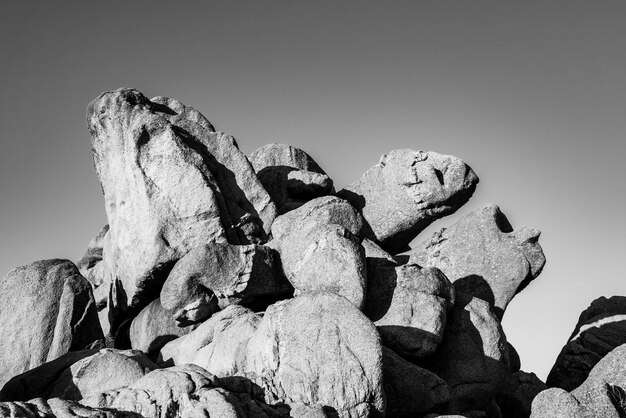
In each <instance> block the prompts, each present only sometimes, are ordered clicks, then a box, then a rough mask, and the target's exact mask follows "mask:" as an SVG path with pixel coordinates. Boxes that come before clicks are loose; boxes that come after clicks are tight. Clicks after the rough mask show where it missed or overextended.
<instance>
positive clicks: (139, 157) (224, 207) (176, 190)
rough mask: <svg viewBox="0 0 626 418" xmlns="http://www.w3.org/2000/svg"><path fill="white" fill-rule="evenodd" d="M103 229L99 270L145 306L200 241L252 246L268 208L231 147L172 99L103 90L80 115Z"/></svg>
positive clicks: (127, 301)
mask: <svg viewBox="0 0 626 418" xmlns="http://www.w3.org/2000/svg"><path fill="white" fill-rule="evenodd" d="M87 121H88V126H89V131H90V133H91V136H92V151H93V156H94V165H95V167H96V172H97V174H98V178H99V179H100V183H101V185H102V190H103V192H104V199H105V203H106V213H107V218H108V220H109V225H110V229H109V232H108V234H107V235H108V236H109V237H110V239H109V240H107V241H106V243H108V244H109V245H105V247H104V250H103V253H104V254H103V256H104V262H105V264H106V268H107V270H108V271H109V273H110V275H111V277H112V280H113V279H115V280H118V281H119V282H120V283H121V286H120V290H121V292H120V293H121V294H119V295H116V299H115V300H114V303H115V306H113V307H111V306H110V307H109V309H110V310H111V309H115V310H117V311H122V312H123V311H125V310H126V309H127V307H133V308H134V307H140V306H141V305H142V304H143V305H144V306H145V304H147V303H148V302H149V301H150V300H152V299H154V296H156V295H157V294H158V291H159V290H160V286H161V285H162V283H163V281H164V280H165V277H166V275H167V273H168V272H169V270H170V269H171V267H172V265H173V264H174V262H176V261H177V260H178V259H179V258H181V257H182V256H183V255H185V254H186V253H187V252H188V251H189V250H191V249H193V248H195V247H198V246H200V245H204V244H206V243H209V242H227V241H228V242H231V243H234V244H246V243H250V242H261V241H263V240H264V239H265V234H266V232H267V231H269V227H270V225H271V223H272V220H273V218H274V214H275V207H274V205H273V203H272V202H271V201H270V198H269V195H268V194H267V193H266V192H265V190H264V189H263V187H262V186H261V184H260V183H259V182H258V180H257V178H256V174H255V172H254V170H253V168H252V166H251V165H250V163H249V162H248V160H247V158H246V157H245V155H243V153H241V151H239V149H238V148H237V144H236V142H235V140H234V139H233V138H232V137H230V136H228V135H225V134H222V133H216V132H213V128H212V126H211V124H210V123H209V122H208V121H207V120H206V118H204V117H203V116H202V115H201V114H200V113H199V112H197V111H196V110H194V109H192V108H190V107H188V106H184V105H183V104H181V103H180V102H177V101H176V100H171V99H167V98H162V97H160V98H155V99H153V100H152V101H151V100H148V99H147V98H146V97H145V96H144V95H142V94H141V93H140V92H138V91H137V90H132V89H120V90H116V91H113V92H106V93H103V94H102V95H100V96H99V97H98V98H97V99H96V100H94V101H93V102H92V103H91V104H90V105H89V107H88V110H87Z"/></svg>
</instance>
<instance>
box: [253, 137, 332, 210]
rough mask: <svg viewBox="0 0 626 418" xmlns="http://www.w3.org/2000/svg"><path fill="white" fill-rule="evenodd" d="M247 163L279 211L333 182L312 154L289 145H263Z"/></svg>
mask: <svg viewBox="0 0 626 418" xmlns="http://www.w3.org/2000/svg"><path fill="white" fill-rule="evenodd" d="M250 162H251V163H252V166H253V167H254V169H255V170H256V172H257V176H258V178H259V180H260V181H261V184H263V187H265V189H266V190H267V191H268V193H269V194H270V196H271V197H272V200H273V201H274V203H275V204H276V207H277V208H278V210H279V213H285V212H288V211H289V210H293V209H295V208H297V207H299V206H301V205H302V204H304V203H305V202H307V201H309V200H311V199H314V198H316V197H320V196H325V195H327V194H329V193H332V192H333V191H334V188H333V181H332V180H331V179H330V177H328V175H327V174H326V173H325V172H324V170H322V169H321V168H320V166H319V165H318V164H317V163H316V162H315V161H313V159H312V158H311V156H310V155H308V154H307V153H306V152H304V151H302V150H301V149H299V148H296V147H292V146H291V145H285V144H268V145H264V146H262V147H261V148H259V149H257V150H256V151H254V152H253V153H252V154H251V155H250Z"/></svg>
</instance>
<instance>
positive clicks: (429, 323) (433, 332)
mask: <svg viewBox="0 0 626 418" xmlns="http://www.w3.org/2000/svg"><path fill="white" fill-rule="evenodd" d="M370 267H371V268H370ZM453 305H454V288H453V287H452V284H451V283H450V281H449V280H448V279H447V278H446V277H445V276H444V274H443V273H441V271H439V270H438V269H436V268H426V269H423V268H421V267H420V266H418V265H417V264H407V265H402V266H397V265H396V264H394V263H393V262H391V261H387V263H386V264H385V263H384V262H377V263H376V264H375V265H374V263H373V262H372V261H370V260H369V259H368V290H367V302H366V304H365V308H364V312H365V314H366V315H367V316H368V317H369V318H370V319H371V320H372V321H374V324H376V327H377V328H378V331H379V332H380V336H381V338H382V341H383V344H384V345H386V346H388V347H390V348H392V349H393V350H394V351H396V352H398V353H399V354H401V355H403V356H405V357H408V358H415V359H419V358H424V357H427V356H429V355H431V354H432V353H434V352H435V350H436V349H437V347H438V346H439V343H440V342H441V339H442V338H443V334H444V329H445V326H446V316H447V313H448V311H450V309H451V308H452V306H453Z"/></svg>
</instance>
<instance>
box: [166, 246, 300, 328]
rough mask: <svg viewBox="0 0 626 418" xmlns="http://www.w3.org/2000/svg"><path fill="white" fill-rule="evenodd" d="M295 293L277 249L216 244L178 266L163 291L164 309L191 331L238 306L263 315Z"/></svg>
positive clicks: (196, 251)
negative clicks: (191, 327) (253, 308)
mask: <svg viewBox="0 0 626 418" xmlns="http://www.w3.org/2000/svg"><path fill="white" fill-rule="evenodd" d="M292 291H293V289H292V288H291V286H290V285H289V282H288V281H287V280H286V279H285V278H284V276H283V273H282V271H281V267H280V261H279V259H278V254H277V253H276V251H275V250H273V249H272V248H270V247H266V246H262V245H254V244H251V245H230V244H220V243H212V244H207V245H203V246H200V247H197V248H194V249H193V250H191V251H189V253H187V254H186V255H185V256H184V257H183V258H181V259H180V260H179V261H178V262H177V263H176V265H175V266H174V268H173V269H172V271H171V272H170V274H169V276H168V278H167V280H166V281H165V284H164V285H163V288H162V290H161V304H162V305H163V307H164V308H165V309H166V310H168V311H169V312H170V313H171V314H172V315H173V317H174V319H176V321H178V322H179V323H180V324H181V325H188V324H192V323H197V322H202V321H204V320H205V319H207V318H208V317H209V316H211V315H212V314H213V313H215V312H216V311H217V310H219V309H223V308H225V307H227V306H229V305H233V304H245V305H257V306H259V307H260V308H262V309H264V308H265V307H266V306H267V305H269V304H270V303H272V302H274V301H276V300H277V299H280V298H283V297H286V296H289V295H290V294H291V293H292ZM264 302H265V303H264Z"/></svg>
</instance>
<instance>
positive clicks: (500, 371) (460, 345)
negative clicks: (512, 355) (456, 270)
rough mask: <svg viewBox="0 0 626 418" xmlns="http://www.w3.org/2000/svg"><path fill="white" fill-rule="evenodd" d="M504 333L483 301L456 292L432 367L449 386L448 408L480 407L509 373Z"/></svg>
mask: <svg viewBox="0 0 626 418" xmlns="http://www.w3.org/2000/svg"><path fill="white" fill-rule="evenodd" d="M507 349H508V346H507V342H506V337H505V335H504V332H503V330H502V326H501V325H500V321H499V320H498V318H497V317H496V315H495V314H494V313H493V311H492V309H491V306H490V305H489V303H487V302H486V301H484V300H482V299H479V298H476V297H472V296H471V295H467V294H464V293H462V292H457V294H456V301H455V306H454V309H453V310H452V313H451V315H450V316H449V317H448V321H447V325H446V331H445V333H444V337H443V341H442V342H441V346H440V347H439V350H438V351H437V356H436V359H434V361H433V364H434V369H435V370H434V371H435V373H436V374H437V376H439V377H441V378H442V379H443V380H445V381H446V383H447V384H448V385H449V386H450V389H451V390H452V401H451V403H450V411H449V412H453V413H464V412H465V411H481V410H482V411H484V410H485V409H487V408H489V407H490V404H491V403H492V402H493V400H494V398H495V396H496V394H497V393H498V391H499V390H500V388H501V386H502V384H503V383H504V381H505V379H506V377H507V376H508V374H509V373H510V371H509V364H508V359H509V355H508V352H507Z"/></svg>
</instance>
